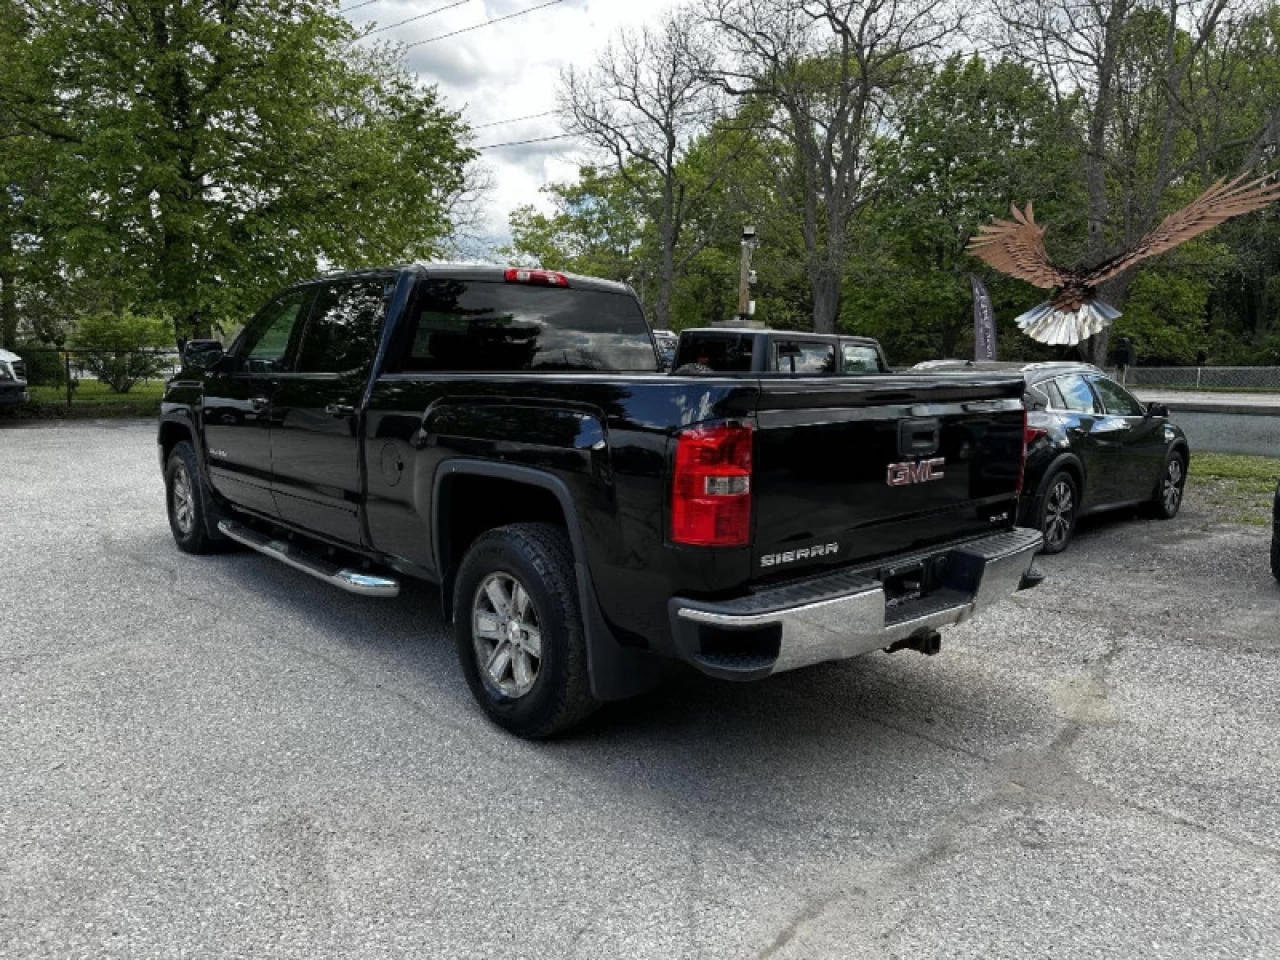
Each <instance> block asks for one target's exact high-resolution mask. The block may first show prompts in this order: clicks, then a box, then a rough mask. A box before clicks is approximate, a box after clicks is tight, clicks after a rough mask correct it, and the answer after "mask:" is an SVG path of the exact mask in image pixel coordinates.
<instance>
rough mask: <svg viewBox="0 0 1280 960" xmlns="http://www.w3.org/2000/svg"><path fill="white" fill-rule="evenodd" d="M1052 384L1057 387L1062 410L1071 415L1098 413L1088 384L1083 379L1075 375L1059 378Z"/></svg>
mask: <svg viewBox="0 0 1280 960" xmlns="http://www.w3.org/2000/svg"><path fill="white" fill-rule="evenodd" d="M1054 383H1055V384H1056V385H1057V387H1058V392H1059V393H1060V394H1062V405H1063V408H1064V409H1066V410H1070V411H1072V412H1073V413H1097V412H1098V407H1097V403H1096V402H1095V401H1094V398H1093V391H1092V390H1090V389H1089V384H1087V383H1086V382H1085V379H1084V377H1081V376H1076V375H1072V376H1070V377H1059V378H1058V379H1057V380H1055V381H1054Z"/></svg>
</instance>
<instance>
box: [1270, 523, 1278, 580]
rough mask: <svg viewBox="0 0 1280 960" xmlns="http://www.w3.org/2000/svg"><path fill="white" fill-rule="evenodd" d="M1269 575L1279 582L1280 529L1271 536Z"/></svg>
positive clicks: (1276, 529)
mask: <svg viewBox="0 0 1280 960" xmlns="http://www.w3.org/2000/svg"><path fill="white" fill-rule="evenodd" d="M1271 575H1272V576H1273V577H1275V578H1276V579H1277V580H1280V527H1276V528H1275V530H1274V531H1273V532H1272V534H1271Z"/></svg>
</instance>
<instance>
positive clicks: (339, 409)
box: [324, 403, 356, 417]
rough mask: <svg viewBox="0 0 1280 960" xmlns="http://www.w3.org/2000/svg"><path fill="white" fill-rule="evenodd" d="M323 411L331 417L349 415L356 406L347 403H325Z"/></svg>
mask: <svg viewBox="0 0 1280 960" xmlns="http://www.w3.org/2000/svg"><path fill="white" fill-rule="evenodd" d="M324 412H325V413H327V414H329V416H331V417H349V416H351V415H352V414H354V413H355V412H356V408H355V407H353V406H351V405H350V404H348V403H328V404H325V408H324Z"/></svg>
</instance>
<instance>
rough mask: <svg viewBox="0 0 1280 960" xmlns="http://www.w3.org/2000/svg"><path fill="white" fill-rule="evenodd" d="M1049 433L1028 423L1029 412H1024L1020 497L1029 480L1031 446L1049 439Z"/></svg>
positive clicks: (1019, 473)
mask: <svg viewBox="0 0 1280 960" xmlns="http://www.w3.org/2000/svg"><path fill="white" fill-rule="evenodd" d="M1048 435H1049V431H1048V430H1046V429H1045V428H1044V427H1033V426H1031V424H1030V423H1028V422H1027V411H1025V410H1023V411H1022V462H1021V463H1020V464H1018V489H1017V493H1018V495H1019V496H1021V495H1022V485H1023V483H1024V482H1025V481H1026V478H1027V451H1029V450H1030V449H1031V445H1032V444H1033V443H1035V442H1036V441H1037V440H1039V439H1040V438H1041V437H1047V436H1048Z"/></svg>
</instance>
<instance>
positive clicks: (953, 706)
mask: <svg viewBox="0 0 1280 960" xmlns="http://www.w3.org/2000/svg"><path fill="white" fill-rule="evenodd" d="M152 438H153V429H152V427H151V426H150V425H138V424H106V423H98V424H93V423H76V424H70V423H68V424H65V425H60V426H57V427H54V426H42V427H35V428H25V429H12V428H10V429H2V430H0V531H2V533H3V539H4V545H5V547H4V555H5V561H6V574H7V575H6V576H5V577H4V578H3V579H0V956H4V957H6V958H7V957H15V958H16V957H21V958H37V957H41V958H43V957H48V958H57V960H69V958H80V957H84V958H89V957H92V958H115V957H121V958H124V957H128V958H151V957H166V958H168V957H173V958H177V957H200V958H223V957H226V958H232V957H266V956H269V957H272V958H289V957H297V958H308V960H318V958H331V957H332V958H344V960H346V958H382V957H414V958H424V957H431V958H449V957H475V958H488V957H494V956H503V957H508V958H516V957H529V958H535V957H536V958H561V957H563V958H569V957H582V958H597V957H627V958H647V957H654V958H662V960H671V958H683V957H716V958H718V957H726V958H738V957H752V956H754V957H775V958H782V957H788V958H817V957H839V958H863V957H901V958H911V960H924V958H934V957H937V958H943V957H945V958H959V957H981V958H1005V957H1008V958H1019V960H1024V958H1031V957H1054V958H1076V957H1124V958H1132V957H1188V958H1197V960H1203V958H1210V957H1223V958H1233V960H1238V958H1246V957H1259V958H1261V957H1275V956H1276V955H1277V945H1280V840H1277V838H1280V790H1277V786H1276V785H1277V783H1280V738H1278V737H1277V736H1276V730H1277V729H1280V698H1277V696H1276V691H1277V690H1280V589H1278V588H1277V586H1276V585H1275V583H1274V582H1273V581H1272V580H1271V579H1270V577H1269V575H1268V573H1267V569H1266V532H1265V531H1264V530H1261V529H1257V528H1249V527H1242V526H1231V525H1227V524H1225V523H1222V522H1221V518H1220V517H1218V516H1216V515H1215V514H1214V512H1213V509H1214V508H1212V507H1211V506H1210V505H1209V504H1207V503H1206V502H1204V501H1203V499H1202V498H1200V497H1199V496H1198V495H1197V493H1196V492H1195V491H1194V490H1193V491H1192V492H1191V494H1190V495H1189V497H1188V502H1187V505H1186V509H1185V510H1184V512H1183V515H1182V516H1181V517H1180V518H1179V519H1178V520H1176V521H1173V522H1171V523H1158V522H1154V521H1145V520H1135V519H1132V518H1124V519H1120V520H1117V521H1111V522H1107V523H1096V524H1092V525H1090V526H1089V527H1088V528H1086V529H1084V530H1083V531H1082V532H1081V534H1080V538H1079V541H1078V542H1077V543H1076V544H1075V546H1074V547H1073V548H1072V549H1071V550H1070V551H1068V552H1067V553H1066V554H1064V555H1062V556H1060V557H1053V558H1048V559H1045V560H1042V561H1041V565H1042V567H1043V568H1044V569H1045V571H1046V572H1047V573H1048V574H1049V579H1048V580H1047V581H1046V583H1045V584H1044V586H1042V587H1041V588H1040V589H1039V590H1037V591H1035V592H1033V593H1029V594H1024V595H1021V596H1018V597H1016V598H1014V599H1013V600H1011V601H1010V602H1008V603H1006V604H1004V605H1002V606H1001V607H998V608H996V609H994V610H992V611H990V612H989V613H988V614H987V615H986V616H985V617H984V618H982V619H980V620H978V621H976V622H975V623H972V624H968V625H966V626H964V627H961V628H958V629H954V630H951V631H949V632H948V633H947V634H946V640H945V642H944V648H943V653H942V655H941V656H939V657H934V658H924V657H920V656H918V655H915V654H909V653H903V654H898V655H896V656H892V657H890V656H884V655H879V654H877V655H873V656H870V657H865V658H862V659H859V660H856V661H851V662H847V663H844V664H839V665H830V666H825V667H819V668H815V669H811V670H808V671H802V672H797V673H793V674H788V675H784V676H782V677H778V678H774V679H772V680H769V681H766V682H763V683H760V684H753V685H742V686H735V685H726V684H718V683H714V682H711V681H707V680H703V679H700V678H697V677H692V676H682V675H678V676H674V677H673V678H671V679H670V680H669V682H667V683H666V684H665V685H664V686H663V687H662V688H661V689H660V690H659V691H657V692H655V693H653V694H651V695H649V696H646V697H643V698H640V699H638V700H635V701H631V702H628V703H625V704H621V705H617V706H614V707H613V708H611V709H608V710H606V711H604V712H602V713H601V714H600V715H598V717H597V718H596V719H595V720H594V721H593V722H592V723H591V724H590V725H589V726H588V727H587V728H586V729H584V730H583V731H582V732H581V733H579V734H578V735H575V736H573V737H571V738H569V739H566V740H562V741H559V742H555V743H550V744H543V745H533V744H527V743H523V742H520V741H517V740H514V739H512V738H510V737H508V736H506V735H504V734H502V733H501V732H499V731H498V730H497V729H495V728H494V727H493V726H491V725H490V724H488V723H487V722H486V721H485V720H484V718H483V717H482V716H481V714H480V712H479V711H478V709H477V708H475V707H474V706H473V705H472V703H471V701H470V699H469V695H468V694H467V692H466V690H465V687H464V684H463V682H462V679H461V676H460V674H459V671H458V669H457V667H456V666H455V662H454V658H453V651H452V647H451V644H450V642H449V641H448V640H447V638H446V635H445V629H444V626H443V625H442V623H441V620H440V616H439V612H438V605H437V603H436V600H435V598H434V596H433V594H432V592H431V591H430V590H429V589H427V588H425V587H422V588H411V589H408V590H407V591H406V592H405V593H404V594H403V595H402V596H401V598H400V599H398V600H395V601H377V600H362V599H358V598H351V597H348V596H346V595H343V594H339V593H337V592H335V591H333V590H332V589H331V588H329V587H326V586H325V585H323V584H320V583H318V582H315V581H312V580H309V579H308V578H306V577H304V576H302V575H301V574H298V573H295V572H293V571H290V570H288V569H286V568H285V567H283V566H281V565H278V564H275V563H273V562H271V561H269V560H266V559H264V558H261V557H258V556H256V555H254V554H251V553H239V554H230V555H226V556H219V557H213V558H193V557H187V556H184V555H182V554H180V553H178V551H177V550H176V549H174V547H173V546H172V544H171V542H170V539H169V533H168V529H167V526H166V524H165V519H164V510H163V507H162V485H161V482H160V476H159V470H158V467H157V464H156V459H155V453H154V445H153V442H152Z"/></svg>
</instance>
